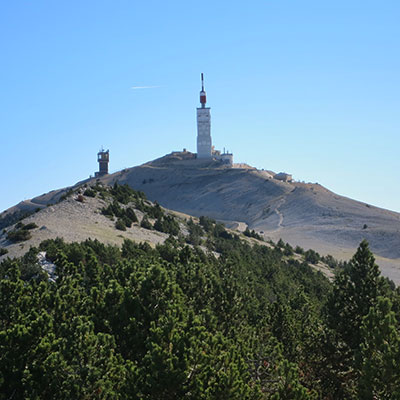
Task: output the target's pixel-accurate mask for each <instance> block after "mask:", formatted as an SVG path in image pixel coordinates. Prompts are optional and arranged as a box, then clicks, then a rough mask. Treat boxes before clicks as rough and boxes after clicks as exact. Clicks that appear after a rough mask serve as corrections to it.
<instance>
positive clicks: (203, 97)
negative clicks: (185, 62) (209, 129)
mask: <svg viewBox="0 0 400 400" xmlns="http://www.w3.org/2000/svg"><path fill="white" fill-rule="evenodd" d="M206 102H207V97H206V91H205V90H204V77H203V73H201V92H200V103H201V108H204V107H205V106H206Z"/></svg>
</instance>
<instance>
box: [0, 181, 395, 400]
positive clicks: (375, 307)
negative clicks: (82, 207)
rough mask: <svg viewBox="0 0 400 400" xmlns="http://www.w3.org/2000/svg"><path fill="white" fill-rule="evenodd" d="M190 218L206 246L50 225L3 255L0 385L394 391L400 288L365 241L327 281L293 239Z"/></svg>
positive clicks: (93, 392)
mask: <svg viewBox="0 0 400 400" xmlns="http://www.w3.org/2000/svg"><path fill="white" fill-rule="evenodd" d="M115 190H117V191H118V193H124V192H125V190H124V189H119V188H118V187H116V188H115ZM99 191H101V190H100V189H99ZM97 195H98V194H97ZM114 195H118V194H116V193H114ZM120 200H122V203H121V204H123V203H124V202H125V200H124V199H123V198H122V197H121V199H120ZM126 200H127V201H126V203H127V204H129V203H130V201H131V200H132V199H131V198H129V199H126ZM141 200H143V199H141V198H140V197H139V198H138V199H136V200H135V201H136V202H137V203H138V204H140V202H141ZM110 204H112V203H110ZM121 204H119V207H120V208H121V209H122V208H123V207H122V206H121ZM145 205H146V204H145ZM147 207H149V206H148V205H147ZM152 208H153V206H152ZM156 209H158V207H155V209H154V210H153V211H150V210H147V211H148V212H157V211H155V210H156ZM102 212H105V213H107V214H109V213H110V210H107V208H104V209H103V211H102ZM112 213H113V215H114V216H113V218H114V223H116V222H118V220H119V219H121V220H124V217H125V215H126V214H127V213H128V211H127V208H124V211H120V210H119V208H117V209H113V210H112ZM115 214H120V215H118V216H117V217H116V216H115ZM117 218H118V219H117ZM157 220H159V221H161V225H162V221H163V217H162V216H159V217H158V218H157ZM128 224H129V223H128ZM189 224H190V223H189ZM126 225H127V224H126V221H125V226H126ZM167 226H169V224H168V223H167ZM196 226H197V227H198V228H192V231H196V230H197V234H195V235H194V237H195V238H197V239H199V238H200V239H199V240H200V241H201V244H204V241H205V244H206V246H207V248H208V251H206V249H205V248H200V247H197V246H196V245H194V246H193V245H192V244H188V243H185V242H184V241H183V240H182V239H180V238H179V236H176V237H174V236H172V235H170V237H169V238H168V239H167V240H166V241H165V243H164V244H159V245H157V246H156V247H155V248H151V247H150V246H149V245H148V244H138V243H134V242H133V241H130V240H128V239H125V240H124V242H123V245H122V247H121V248H120V247H117V246H111V245H105V244H102V243H100V242H99V241H97V240H86V241H84V242H82V243H65V242H64V241H63V240H62V239H56V240H47V241H44V242H42V243H41V244H40V246H39V248H32V249H31V250H30V251H29V252H28V253H27V254H26V255H25V256H24V257H22V258H20V259H16V260H10V259H8V260H5V261H3V262H2V263H1V265H0V278H1V279H0V296H1V302H0V385H1V386H0V396H1V397H0V398H1V399H11V398H12V399H26V398H29V399H44V398H46V399H118V398H120V399H240V400H242V399H317V398H324V399H352V398H354V399H374V398H382V399H383V398H385V399H386V398H387V399H389V398H393V399H396V398H399V396H400V387H399V386H400V385H399V382H400V372H399V371H400V369H399V366H400V333H399V320H400V294H399V291H398V289H395V287H394V285H393V284H391V282H389V281H387V280H385V279H383V278H382V277H380V273H379V270H378V267H377V266H376V265H375V263H374V259H373V256H372V254H371V253H370V251H369V249H368V245H367V243H366V242H363V243H362V244H361V245H360V247H359V249H358V251H357V253H356V254H355V256H354V258H353V259H352V261H351V262H350V263H349V264H347V265H345V266H344V268H343V269H342V271H341V272H339V273H338V275H337V276H336V278H335V280H334V282H333V284H332V283H330V282H329V281H328V280H327V279H326V278H325V277H324V276H323V275H322V274H321V273H319V272H315V271H314V270H313V269H311V268H310V267H309V265H308V264H307V263H306V262H305V261H299V260H296V259H295V258H293V257H292V256H290V253H292V251H291V248H290V247H287V246H284V247H279V246H270V247H269V246H266V245H263V244H260V245H258V244H250V243H248V242H247V241H245V240H244V239H241V238H240V237H239V236H238V235H235V234H232V233H230V232H229V231H227V230H225V229H224V228H223V226H221V225H220V224H216V223H215V221H212V220H210V219H208V218H202V219H201V220H200V224H199V225H196ZM171 227H172V228H166V229H175V228H174V224H171ZM127 229H129V228H127ZM200 230H201V231H200ZM39 252H41V253H40V254H43V252H44V253H45V257H46V260H47V262H48V263H54V268H55V269H54V271H53V272H52V274H51V276H50V275H49V274H48V273H47V272H46V271H45V270H44V269H43V268H42V264H40V263H39V261H38V260H39V258H38V254H39Z"/></svg>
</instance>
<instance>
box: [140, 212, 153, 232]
mask: <svg viewBox="0 0 400 400" xmlns="http://www.w3.org/2000/svg"><path fill="white" fill-rule="evenodd" d="M140 226H141V227H142V228H145V229H153V226H152V225H151V223H150V221H149V220H148V218H147V216H146V215H144V216H143V218H142V221H141V222H140Z"/></svg>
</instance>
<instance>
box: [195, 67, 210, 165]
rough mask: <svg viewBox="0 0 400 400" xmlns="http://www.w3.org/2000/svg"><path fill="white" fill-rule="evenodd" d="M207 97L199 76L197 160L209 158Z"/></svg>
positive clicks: (202, 80)
mask: <svg viewBox="0 0 400 400" xmlns="http://www.w3.org/2000/svg"><path fill="white" fill-rule="evenodd" d="M206 102H207V95H206V92H205V90H204V77H203V74H201V92H200V104H201V107H200V108H198V109H197V158H211V157H212V145H211V115H210V107H206Z"/></svg>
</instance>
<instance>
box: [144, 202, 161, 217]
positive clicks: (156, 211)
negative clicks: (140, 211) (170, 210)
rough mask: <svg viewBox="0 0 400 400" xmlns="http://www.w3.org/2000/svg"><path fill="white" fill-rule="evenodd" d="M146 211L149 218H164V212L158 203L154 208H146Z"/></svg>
mask: <svg viewBox="0 0 400 400" xmlns="http://www.w3.org/2000/svg"><path fill="white" fill-rule="evenodd" d="M145 211H146V212H147V215H148V216H149V218H154V219H161V218H162V217H163V216H164V211H163V210H162V209H161V207H160V205H159V204H158V203H155V205H154V206H153V207H151V206H149V207H147V208H145Z"/></svg>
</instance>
